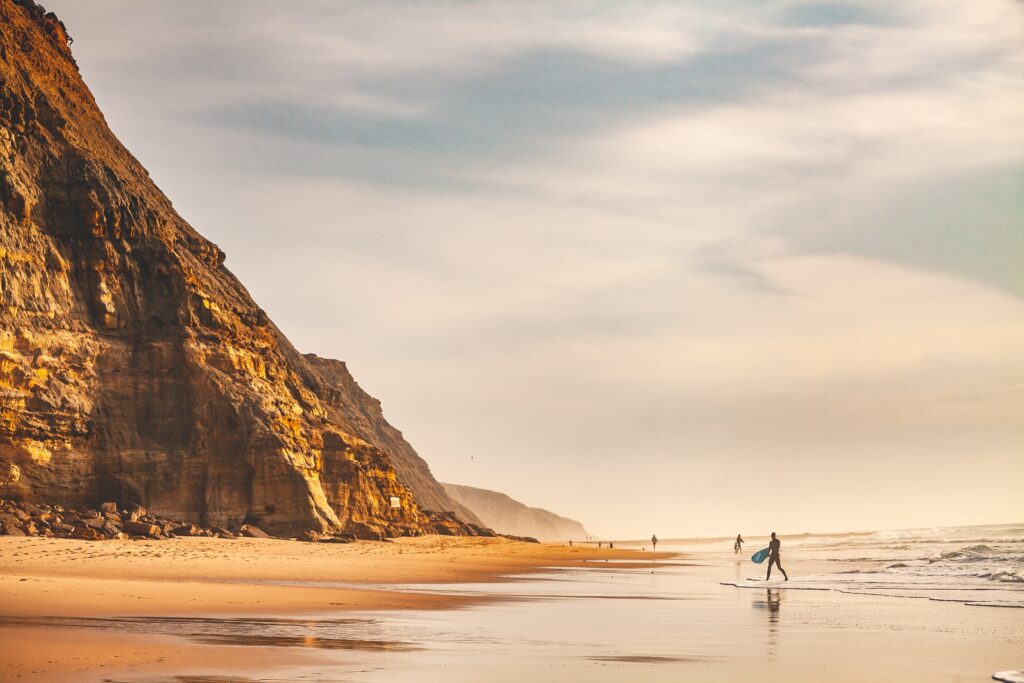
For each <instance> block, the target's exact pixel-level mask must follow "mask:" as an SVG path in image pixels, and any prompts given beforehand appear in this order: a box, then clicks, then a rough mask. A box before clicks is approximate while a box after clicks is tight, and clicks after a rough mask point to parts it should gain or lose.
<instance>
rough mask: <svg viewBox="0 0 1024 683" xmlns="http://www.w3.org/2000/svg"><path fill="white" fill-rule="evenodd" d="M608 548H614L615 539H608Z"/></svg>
mask: <svg viewBox="0 0 1024 683" xmlns="http://www.w3.org/2000/svg"><path fill="white" fill-rule="evenodd" d="M608 548H609V549H611V550H615V541H608Z"/></svg>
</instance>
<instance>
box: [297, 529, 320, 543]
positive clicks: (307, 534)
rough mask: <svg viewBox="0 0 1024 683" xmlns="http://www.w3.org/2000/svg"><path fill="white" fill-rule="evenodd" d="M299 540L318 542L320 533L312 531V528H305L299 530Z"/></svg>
mask: <svg viewBox="0 0 1024 683" xmlns="http://www.w3.org/2000/svg"><path fill="white" fill-rule="evenodd" d="M299 540H300V541H306V542H308V543H319V542H320V534H318V533H317V532H315V531H313V530H312V529H306V530H305V531H301V532H299Z"/></svg>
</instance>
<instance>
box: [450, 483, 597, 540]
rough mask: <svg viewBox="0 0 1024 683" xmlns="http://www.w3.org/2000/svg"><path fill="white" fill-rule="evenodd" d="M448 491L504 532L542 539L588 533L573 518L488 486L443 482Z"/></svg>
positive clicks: (570, 536)
mask: <svg viewBox="0 0 1024 683" xmlns="http://www.w3.org/2000/svg"><path fill="white" fill-rule="evenodd" d="M442 485H443V486H444V489H445V491H447V492H448V495H450V496H451V497H452V498H454V499H455V500H457V501H459V502H460V503H462V504H463V505H465V506H466V507H468V508H469V509H470V510H472V511H473V512H475V513H476V514H477V516H478V517H479V518H480V519H482V520H483V523H484V524H486V525H487V526H489V527H491V528H492V529H494V530H495V531H497V532H498V533H501V534H511V535H514V536H532V537H534V538H538V539H540V540H542V541H565V540H568V539H582V538H586V537H587V535H588V534H587V530H586V529H584V528H583V525H582V524H580V523H579V522H577V521H576V520H573V519H568V518H566V517H560V516H559V515H556V514H555V513H553V512H549V511H547V510H544V509H541V508H533V507H527V506H526V505H523V504H522V503H520V502H519V501H518V500H514V499H512V498H510V497H508V496H506V495H505V494H504V493H498V492H497V491H488V490H487V489H478V488H473V487H472V486H459V485H458V484H442Z"/></svg>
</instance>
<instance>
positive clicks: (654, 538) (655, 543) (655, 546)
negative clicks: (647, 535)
mask: <svg viewBox="0 0 1024 683" xmlns="http://www.w3.org/2000/svg"><path fill="white" fill-rule="evenodd" d="M651 550H654V551H657V550H658V537H657V536H655V535H654V534H651Z"/></svg>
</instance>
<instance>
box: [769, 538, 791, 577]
mask: <svg viewBox="0 0 1024 683" xmlns="http://www.w3.org/2000/svg"><path fill="white" fill-rule="evenodd" d="M781 547H782V541H780V540H779V539H777V538H775V532H774V531H773V532H772V540H771V543H769V544H768V576H766V577H765V579H764V580H765V581H767V580H769V579H770V578H772V563H775V565H776V566H777V567H778V568H779V571H780V572H782V575H783V576H785V577H786V581H789V575H788V574H787V573H786V570H785V569H783V568H782V563H780V562H779V549H780V548H781Z"/></svg>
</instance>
